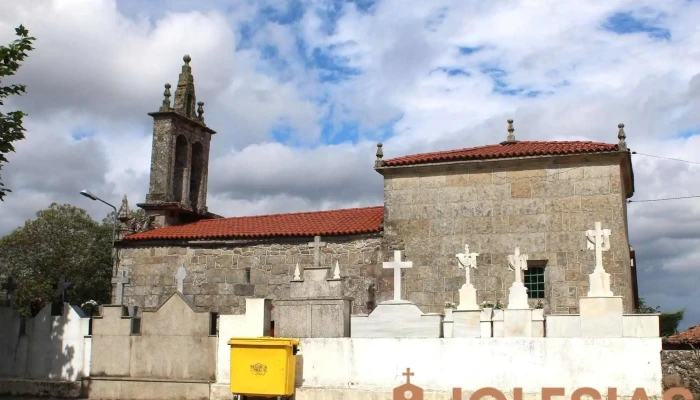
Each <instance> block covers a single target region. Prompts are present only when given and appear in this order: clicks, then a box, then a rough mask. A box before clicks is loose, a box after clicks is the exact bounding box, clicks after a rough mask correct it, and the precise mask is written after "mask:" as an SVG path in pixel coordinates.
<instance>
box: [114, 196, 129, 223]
mask: <svg viewBox="0 0 700 400" xmlns="http://www.w3.org/2000/svg"><path fill="white" fill-rule="evenodd" d="M117 219H118V220H120V221H121V222H126V221H127V220H129V201H128V200H127V199H126V195H124V198H122V206H121V207H119V212H117Z"/></svg>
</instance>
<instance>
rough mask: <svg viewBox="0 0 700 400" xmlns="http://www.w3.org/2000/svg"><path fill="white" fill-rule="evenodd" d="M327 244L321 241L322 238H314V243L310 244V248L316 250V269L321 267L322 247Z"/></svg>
mask: <svg viewBox="0 0 700 400" xmlns="http://www.w3.org/2000/svg"><path fill="white" fill-rule="evenodd" d="M325 245H326V242H322V241H321V237H320V236H314V241H313V242H309V247H312V248H313V249H314V267H315V268H318V267H319V266H321V247H323V246H325Z"/></svg>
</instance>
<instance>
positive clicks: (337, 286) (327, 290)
mask: <svg viewBox="0 0 700 400" xmlns="http://www.w3.org/2000/svg"><path fill="white" fill-rule="evenodd" d="M324 245H325V243H323V242H321V239H320V237H318V236H317V237H316V238H315V241H314V242H312V243H309V246H310V247H313V248H314V249H316V250H317V253H318V257H317V258H315V259H314V266H313V267H308V268H304V269H303V271H301V273H300V271H299V268H298V266H297V268H296V269H295V272H294V276H293V277H292V280H291V282H290V287H289V297H288V298H285V299H280V300H276V301H275V302H274V304H275V308H274V310H273V313H274V321H275V336H279V337H294V338H337V337H349V336H350V310H351V308H352V299H351V298H349V297H346V296H345V295H344V293H343V279H342V277H341V273H340V267H339V265H338V264H337V263H336V266H335V271H334V273H333V275H332V276H331V277H330V278H329V273H328V268H325V267H318V266H317V263H318V261H319V260H320V248H321V246H324Z"/></svg>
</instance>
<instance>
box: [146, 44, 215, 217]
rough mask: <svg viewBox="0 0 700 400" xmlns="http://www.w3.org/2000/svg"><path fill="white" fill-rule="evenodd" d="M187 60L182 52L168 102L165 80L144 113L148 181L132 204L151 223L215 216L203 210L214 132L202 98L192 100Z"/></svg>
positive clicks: (192, 77)
mask: <svg viewBox="0 0 700 400" xmlns="http://www.w3.org/2000/svg"><path fill="white" fill-rule="evenodd" d="M191 60H192V59H191V58H190V56H189V55H185V56H184V57H183V61H184V62H185V64H184V65H183V66H182V72H180V76H179V79H178V82H177V87H176V89H175V101H174V104H173V107H171V106H170V88H171V86H170V84H169V83H166V84H165V92H164V93H163V96H164V99H163V104H162V105H161V106H160V109H159V110H158V111H156V112H152V113H149V114H148V115H150V116H151V117H153V147H152V150H151V181H150V186H149V190H148V194H147V195H146V202H145V203H141V204H137V205H138V206H139V207H140V208H142V209H144V210H145V211H146V214H147V215H148V216H149V217H150V219H151V221H152V224H153V227H155V228H159V227H165V226H171V225H180V224H183V223H187V222H194V221H196V220H200V219H205V218H220V217H219V216H218V215H214V214H212V213H210V212H209V211H208V210H207V178H208V176H209V148H210V142H211V136H212V135H214V134H215V133H216V132H214V131H213V130H212V129H210V128H208V127H207V126H206V124H205V123H204V103H203V102H201V101H200V102H198V103H197V100H196V96H195V90H194V76H193V75H192V67H190V61H191ZM195 106H196V109H195ZM195 110H196V112H195Z"/></svg>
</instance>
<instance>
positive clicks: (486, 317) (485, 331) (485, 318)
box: [479, 308, 493, 337]
mask: <svg viewBox="0 0 700 400" xmlns="http://www.w3.org/2000/svg"><path fill="white" fill-rule="evenodd" d="M492 318H493V309H491V308H484V309H482V310H481V314H480V318H479V321H480V322H479V327H480V329H481V337H493V321H491V319H492Z"/></svg>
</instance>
